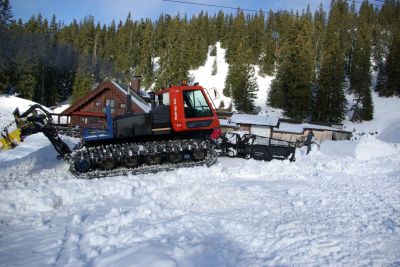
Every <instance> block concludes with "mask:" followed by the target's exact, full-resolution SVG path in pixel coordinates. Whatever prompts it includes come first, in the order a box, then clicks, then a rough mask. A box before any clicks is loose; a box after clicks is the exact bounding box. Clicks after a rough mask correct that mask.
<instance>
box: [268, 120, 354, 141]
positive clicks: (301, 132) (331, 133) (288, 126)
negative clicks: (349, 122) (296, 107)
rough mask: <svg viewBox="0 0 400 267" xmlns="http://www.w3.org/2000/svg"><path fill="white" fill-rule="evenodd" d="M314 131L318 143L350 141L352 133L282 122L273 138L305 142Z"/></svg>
mask: <svg viewBox="0 0 400 267" xmlns="http://www.w3.org/2000/svg"><path fill="white" fill-rule="evenodd" d="M310 130H312V131H313V133H314V137H315V139H316V140H317V141H318V142H322V141H325V140H349V139H350V137H351V132H348V131H344V130H343V129H340V128H339V127H338V126H336V127H332V126H329V125H321V124H311V123H294V122H285V121H284V120H282V121H281V122H280V123H279V127H276V128H274V129H273V132H272V137H273V138H276V139H281V140H286V141H292V142H295V141H296V140H301V141H302V140H305V139H306V137H307V135H308V133H309V131H310Z"/></svg>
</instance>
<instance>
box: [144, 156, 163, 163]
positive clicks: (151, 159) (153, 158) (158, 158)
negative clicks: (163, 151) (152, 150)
mask: <svg viewBox="0 0 400 267" xmlns="http://www.w3.org/2000/svg"><path fill="white" fill-rule="evenodd" d="M146 162H147V164H149V165H157V164H160V163H161V155H160V154H149V155H147V157H146Z"/></svg>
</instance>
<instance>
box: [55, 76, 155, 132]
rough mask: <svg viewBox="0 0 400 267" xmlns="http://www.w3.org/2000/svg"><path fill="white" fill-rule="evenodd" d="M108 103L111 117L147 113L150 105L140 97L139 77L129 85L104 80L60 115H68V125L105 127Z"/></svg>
mask: <svg viewBox="0 0 400 267" xmlns="http://www.w3.org/2000/svg"><path fill="white" fill-rule="evenodd" d="M107 105H110V107H111V114H112V116H113V117H115V116H119V115H126V114H130V113H138V114H140V113H148V112H149V111H150V109H151V107H150V105H149V104H148V103H147V102H146V101H145V100H144V98H143V97H142V92H141V91H140V79H135V80H133V81H132V82H131V83H130V84H129V85H123V84H120V83H117V82H115V81H106V82H103V83H102V84H100V85H98V86H97V87H96V88H94V89H93V90H91V91H90V92H88V93H87V94H86V95H85V96H83V97H82V98H81V99H79V100H78V101H76V102H75V103H73V104H72V105H71V106H70V107H69V108H67V109H66V110H64V111H63V112H62V113H61V114H60V115H67V116H70V118H71V119H70V122H69V124H70V126H72V127H76V126H78V127H80V128H105V127H106V118H105V112H106V109H105V108H106V106H107Z"/></svg>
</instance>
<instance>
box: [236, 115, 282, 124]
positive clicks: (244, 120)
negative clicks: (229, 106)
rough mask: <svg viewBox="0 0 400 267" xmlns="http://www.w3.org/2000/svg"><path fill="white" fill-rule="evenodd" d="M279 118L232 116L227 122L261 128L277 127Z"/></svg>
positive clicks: (269, 116)
mask: <svg viewBox="0 0 400 267" xmlns="http://www.w3.org/2000/svg"><path fill="white" fill-rule="evenodd" d="M278 121H279V118H278V117H277V116H272V115H250V114H233V115H232V117H231V118H230V119H229V122H231V123H232V122H233V123H237V124H252V125H263V126H275V127H276V126H278Z"/></svg>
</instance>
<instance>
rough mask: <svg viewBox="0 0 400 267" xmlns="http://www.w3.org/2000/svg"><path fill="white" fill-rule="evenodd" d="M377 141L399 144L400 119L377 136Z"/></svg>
mask: <svg viewBox="0 0 400 267" xmlns="http://www.w3.org/2000/svg"><path fill="white" fill-rule="evenodd" d="M378 139H380V140H382V141H385V142H389V143H400V119H399V120H396V121H393V122H392V124H391V125H389V126H388V127H386V128H385V129H384V130H383V131H382V132H381V133H380V134H379V135H378Z"/></svg>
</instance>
